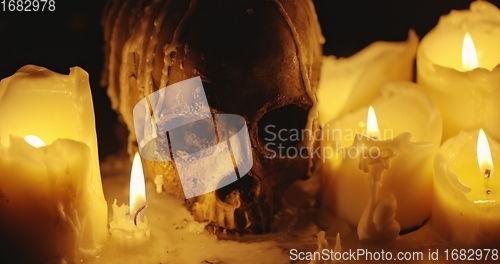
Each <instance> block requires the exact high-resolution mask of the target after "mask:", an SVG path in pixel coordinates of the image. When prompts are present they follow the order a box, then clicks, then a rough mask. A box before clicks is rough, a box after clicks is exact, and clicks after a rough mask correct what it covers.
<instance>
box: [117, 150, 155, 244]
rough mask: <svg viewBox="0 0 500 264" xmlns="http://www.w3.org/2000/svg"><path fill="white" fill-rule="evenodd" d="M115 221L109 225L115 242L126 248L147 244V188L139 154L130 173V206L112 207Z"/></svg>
mask: <svg viewBox="0 0 500 264" xmlns="http://www.w3.org/2000/svg"><path fill="white" fill-rule="evenodd" d="M112 208H113V220H112V221H111V223H110V224H109V226H110V229H109V231H110V233H111V237H112V239H113V240H115V241H117V243H118V244H119V245H122V246H125V247H137V246H140V245H143V244H145V243H146V242H147V241H148V240H149V237H150V235H151V230H150V228H149V225H148V219H147V217H146V216H144V213H145V210H146V186H145V183H144V172H143V170H142V163H141V158H140V156H139V153H136V154H135V156H134V161H133V163H132V172H131V173H130V196H129V206H127V205H122V206H117V205H116V199H115V201H114V203H113V205H112Z"/></svg>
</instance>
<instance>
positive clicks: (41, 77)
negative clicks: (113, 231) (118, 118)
mask: <svg viewBox="0 0 500 264" xmlns="http://www.w3.org/2000/svg"><path fill="white" fill-rule="evenodd" d="M0 124H1V126H0V148H2V150H0V153H1V154H0V167H1V169H0V197H1V198H0V232H1V233H2V236H0V239H1V240H2V243H1V244H3V245H5V244H7V242H8V244H10V249H11V250H10V251H9V252H7V253H9V254H10V255H16V256H17V257H20V258H34V259H36V261H38V262H43V261H44V260H52V261H60V260H61V259H65V260H66V261H69V262H71V261H75V258H80V257H84V256H88V255H91V256H95V255H97V254H98V253H99V250H100V248H101V247H102V245H103V244H104V242H105V241H106V239H107V237H108V232H107V228H106V224H107V205H106V201H105V200H104V195H103V192H102V185H101V178H100V171H99V163H98V156H97V140H96V131H95V123H94V113H93V104H92V97H91V93H90V87H89V83H88V74H87V73H86V72H85V71H84V70H82V69H81V68H78V67H75V68H71V70H70V74H69V75H62V74H58V73H54V72H51V71H49V70H47V69H45V68H42V67H37V66H33V65H27V66H24V67H22V68H21V69H19V70H18V71H17V72H16V73H15V74H14V75H13V76H11V77H8V78H6V79H3V80H2V81H1V82H0ZM31 135H35V136H38V137H40V139H39V140H38V141H39V143H41V142H45V143H47V144H48V146H47V147H41V148H40V149H37V148H34V147H32V146H30V145H28V143H26V142H25V141H24V139H22V138H24V137H26V136H31ZM26 139H27V140H30V137H26ZM35 146H41V145H40V144H38V145H35ZM4 242H5V243H4ZM4 249H5V248H4ZM21 249H22V250H26V252H29V253H28V254H26V253H23V252H21V251H19V250H21Z"/></svg>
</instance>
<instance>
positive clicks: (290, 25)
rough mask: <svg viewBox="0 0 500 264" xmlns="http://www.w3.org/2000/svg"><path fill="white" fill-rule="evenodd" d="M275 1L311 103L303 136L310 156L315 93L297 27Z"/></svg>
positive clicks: (316, 105)
mask: <svg viewBox="0 0 500 264" xmlns="http://www.w3.org/2000/svg"><path fill="white" fill-rule="evenodd" d="M273 2H274V3H275V5H276V7H277V8H278V11H279V12H280V14H281V16H282V17H283V19H285V21H286V24H287V25H288V28H289V29H290V32H291V33H292V37H293V41H294V43H295V48H296V49H297V59H298V62H299V67H300V72H301V76H302V82H303V83H304V86H305V88H306V93H307V95H308V96H309V98H310V99H311V101H312V103H313V105H312V107H311V109H310V110H309V114H308V116H307V124H306V128H307V129H306V132H307V135H306V136H305V142H306V146H307V150H308V154H309V157H312V154H313V153H312V152H313V144H314V141H313V140H312V138H313V135H312V134H311V133H312V127H313V122H314V120H316V119H317V118H318V100H317V99H316V94H315V93H314V92H313V91H312V88H311V80H310V79H309V75H308V73H307V69H306V66H305V64H304V54H303V53H302V49H301V47H302V45H301V43H300V39H299V34H298V32H297V29H296V28H295V25H294V24H293V22H292V20H291V19H290V16H289V15H288V13H287V12H286V10H285V8H284V7H283V4H282V3H281V2H280V1H279V0H273ZM312 162H313V159H309V164H308V171H311V168H312V166H313V163H312Z"/></svg>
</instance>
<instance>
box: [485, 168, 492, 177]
mask: <svg viewBox="0 0 500 264" xmlns="http://www.w3.org/2000/svg"><path fill="white" fill-rule="evenodd" d="M490 176H491V170H490V169H486V170H484V177H486V178H489V177H490Z"/></svg>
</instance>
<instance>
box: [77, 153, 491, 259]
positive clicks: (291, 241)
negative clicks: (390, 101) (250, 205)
mask: <svg viewBox="0 0 500 264" xmlns="http://www.w3.org/2000/svg"><path fill="white" fill-rule="evenodd" d="M130 167H131V164H130V162H129V161H128V159H127V158H121V159H120V158H111V159H110V160H108V161H107V162H105V163H103V164H102V165H101V171H102V174H103V177H102V180H103V186H104V192H105V197H106V200H107V202H108V206H109V208H111V203H112V202H113V200H114V199H115V198H116V199H118V204H119V205H121V204H122V203H126V202H127V201H128V192H129V179H130ZM146 188H147V190H146V192H147V203H148V208H147V212H146V215H147V217H148V222H149V224H150V227H151V238H150V240H149V241H148V243H147V244H145V245H143V246H140V247H136V248H123V247H120V246H119V245H117V244H116V243H114V241H113V240H112V239H110V240H109V241H108V243H107V244H106V246H105V247H104V249H103V252H102V254H101V255H100V257H99V258H98V259H91V260H88V261H86V262H87V263H92V264H94V263H95V264H97V263H106V264H113V263H120V264H126V263H134V264H135V263H145V264H151V263H186V264H191V263H193V264H199V263H205V264H208V263H217V264H233V263H235V264H238V263H272V264H279V263H309V262H310V260H307V259H301V260H299V259H296V260H294V259H293V258H295V257H294V256H293V255H291V254H290V251H291V250H292V249H295V250H296V251H295V252H304V254H308V252H309V253H312V252H314V251H316V250H317V248H318V242H317V238H316V237H317V234H318V232H319V231H321V230H325V231H326V240H327V241H328V244H329V245H328V246H327V247H326V248H328V249H333V248H334V246H335V242H336V239H335V238H336V234H337V233H340V241H341V247H342V252H349V251H356V252H358V250H362V251H365V252H371V253H372V255H373V257H374V258H375V257H376V255H377V254H378V253H381V252H385V254H384V257H388V256H392V257H396V256H397V254H398V253H400V252H403V253H404V252H410V253H412V252H421V254H420V253H419V254H420V256H416V255H415V257H411V258H412V259H411V260H406V261H404V263H427V262H432V263H436V264H439V263H452V262H453V263H455V262H456V261H452V260H446V255H445V253H444V250H446V249H448V250H449V252H451V250H452V249H453V247H452V246H450V245H449V244H447V243H446V242H445V241H443V240H442V239H440V238H439V237H438V236H437V235H436V234H434V232H433V230H432V228H431V226H430V224H429V222H427V223H426V224H425V225H424V226H422V227H421V228H419V229H418V230H416V231H413V232H410V233H408V234H405V235H402V236H401V237H400V238H399V239H398V240H397V241H394V242H392V243H385V244H382V243H378V244H373V243H362V242H360V241H359V240H358V239H357V234H356V230H355V229H353V228H352V227H350V226H348V225H347V224H346V223H344V222H342V221H341V220H339V219H337V218H335V217H334V216H331V217H330V218H329V219H327V220H323V221H322V223H321V224H320V226H321V228H320V227H318V224H317V215H318V210H317V201H318V200H319V199H317V198H316V195H317V193H318V190H319V180H318V178H317V177H314V176H313V177H312V178H311V179H309V180H307V181H299V182H296V183H295V184H294V185H292V186H291V187H290V189H289V190H288V191H287V194H286V195H285V197H284V198H283V206H282V209H281V211H280V212H279V213H278V214H277V215H276V217H275V221H274V224H273V230H274V232H273V233H270V234H264V235H244V236H240V237H235V240H233V241H230V240H220V239H218V238H217V237H216V236H215V235H214V234H212V233H210V232H208V231H207V229H206V226H207V223H198V222H196V221H195V220H194V219H193V217H192V216H191V214H190V212H189V211H188V210H187V209H186V208H185V207H184V205H183V203H182V202H181V201H179V200H178V199H177V198H175V197H173V196H171V195H168V194H165V193H161V194H157V193H156V192H155V190H154V185H153V184H152V183H151V182H148V183H147V184H146ZM111 217H112V215H111V212H110V219H111ZM323 219H324V218H323ZM429 250H430V251H431V252H435V251H436V250H437V251H438V252H439V254H438V260H430V258H429ZM388 252H389V253H390V254H388ZM450 254H451V253H449V257H450V256H451V255H450ZM304 256H305V255H304ZM350 256H352V254H351V255H350ZM378 256H380V257H381V255H380V254H378ZM407 256H408V255H407ZM416 258H420V260H417V259H416ZM365 261H366V257H360V258H359V259H358V260H357V259H352V258H351V259H346V260H343V261H338V262H335V263H364V262H365ZM388 262H389V263H391V262H401V261H388V260H384V259H379V260H376V261H372V262H371V263H388ZM312 263H316V264H318V263H332V262H331V261H325V262H312ZM481 263H496V262H495V261H481Z"/></svg>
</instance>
